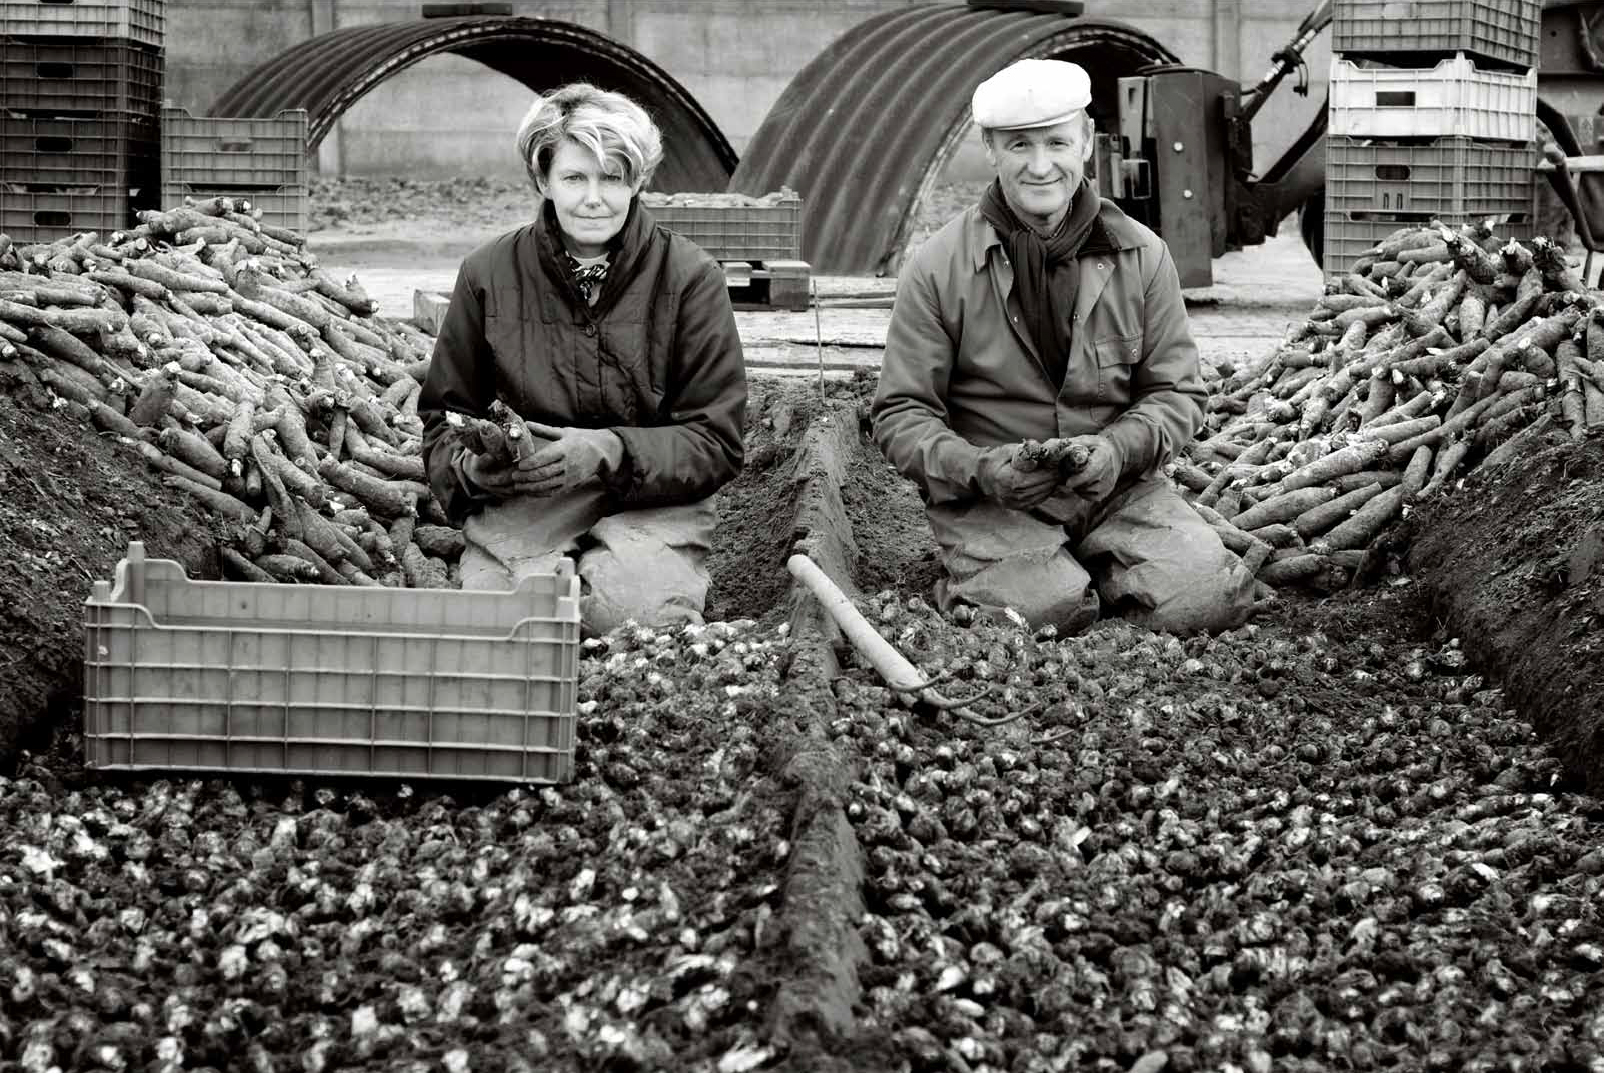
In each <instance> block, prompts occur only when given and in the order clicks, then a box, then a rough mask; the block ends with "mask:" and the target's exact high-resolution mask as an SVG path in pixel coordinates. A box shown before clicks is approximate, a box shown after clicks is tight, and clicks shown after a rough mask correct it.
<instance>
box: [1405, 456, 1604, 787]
mask: <svg viewBox="0 0 1604 1073" xmlns="http://www.w3.org/2000/svg"><path fill="white" fill-rule="evenodd" d="M1505 448H1506V449H1504V450H1502V451H1501V452H1500V453H1499V454H1498V455H1497V456H1495V457H1492V458H1489V460H1488V461H1487V462H1485V463H1483V464H1482V465H1481V466H1480V467H1478V468H1477V469H1476V471H1475V472H1473V473H1472V474H1471V475H1470V476H1468V477H1467V478H1466V479H1465V480H1464V482H1463V486H1462V487H1461V488H1459V489H1458V490H1457V491H1456V492H1455V494H1454V495H1452V496H1448V497H1445V498H1443V499H1441V500H1439V501H1437V502H1434V503H1429V504H1427V505H1426V506H1425V507H1424V508H1423V509H1422V510H1421V511H1420V512H1419V513H1418V514H1417V515H1416V516H1415V517H1413V518H1412V519H1411V523H1412V524H1411V525H1410V526H1408V529H1409V532H1407V533H1404V534H1400V537H1399V540H1398V543H1401V544H1406V545H1407V549H1408V551H1407V558H1408V563H1409V566H1410V568H1411V569H1412V570H1413V571H1415V572H1416V574H1417V575H1418V576H1419V577H1420V578H1421V579H1422V580H1423V581H1424V582H1425V583H1426V584H1427V586H1428V587H1429V588H1430V589H1431V592H1432V594H1433V599H1434V602H1435V604H1436V607H1437V609H1438V613H1439V614H1441V615H1443V616H1444V617H1446V618H1448V619H1449V620H1450V621H1452V622H1454V623H1455V624H1456V625H1457V626H1458V628H1459V629H1460V630H1461V631H1462V632H1463V633H1464V635H1465V638H1466V642H1467V645H1468V646H1469V647H1470V649H1471V650H1472V654H1473V655H1474V656H1475V657H1476V658H1477V659H1478V660H1479V661H1481V662H1483V663H1484V664H1485V665H1486V666H1488V667H1490V668H1492V669H1493V671H1494V672H1496V673H1498V674H1501V675H1503V676H1504V677H1505V679H1506V680H1507V682H1508V685H1509V690H1510V694H1511V696H1513V697H1514V699H1515V701H1516V703H1517V704H1519V705H1520V707H1521V710H1522V711H1523V712H1525V713H1526V714H1527V716H1528V717H1529V718H1530V719H1531V720H1532V721H1533V723H1534V725H1535V726H1536V727H1537V731H1538V733H1539V734H1541V735H1542V737H1543V739H1544V740H1545V741H1548V742H1550V743H1551V744H1552V745H1553V747H1554V749H1555V750H1556V751H1557V752H1558V753H1559V754H1560V755H1561V756H1563V757H1565V758H1566V760H1567V761H1568V763H1569V764H1570V767H1571V770H1572V771H1573V772H1574V773H1575V774H1576V775H1578V776H1579V777H1580V778H1582V779H1584V780H1586V782H1587V785H1588V787H1589V789H1591V790H1592V792H1593V793H1595V794H1604V663H1601V661H1600V660H1599V658H1598V657H1599V650H1600V647H1601V646H1604V482H1601V481H1600V479H1599V478H1600V474H1601V472H1604V440H1600V439H1599V438H1597V437H1590V438H1589V439H1587V440H1585V441H1584V442H1581V443H1573V442H1571V441H1569V440H1568V439H1566V438H1565V437H1564V435H1563V434H1561V433H1559V432H1557V431H1548V432H1546V433H1545V432H1541V431H1537V430H1533V431H1532V432H1529V433H1527V434H1524V435H1522V436H1520V437H1518V438H1517V439H1515V440H1511V441H1510V442H1509V443H1508V444H1506V445H1505Z"/></svg>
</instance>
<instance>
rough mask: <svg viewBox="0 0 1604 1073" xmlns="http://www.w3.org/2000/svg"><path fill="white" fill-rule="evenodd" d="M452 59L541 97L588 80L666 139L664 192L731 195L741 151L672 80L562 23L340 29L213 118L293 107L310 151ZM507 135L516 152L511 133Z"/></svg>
mask: <svg viewBox="0 0 1604 1073" xmlns="http://www.w3.org/2000/svg"><path fill="white" fill-rule="evenodd" d="M445 52H450V53H455V54H457V55H459V56H466V57H468V58H469V59H472V60H477V61H479V62H480V63H482V64H484V65H485V66H486V67H489V68H491V69H492V70H494V71H497V72H499V73H501V74H504V75H506V76H508V77H509V78H514V79H517V80H518V81H519V82H522V83H523V84H524V85H526V86H528V87H529V88H530V89H532V90H536V91H542V90H546V89H550V88H552V87H554V86H558V85H561V84H562V83H564V82H570V81H575V80H579V79H583V80H585V81H589V82H594V83H595V84H597V85H600V86H603V87H605V88H607V89H615V90H618V91H620V92H622V93H626V94H628V95H629V96H631V97H632V98H634V99H635V100H637V101H640V102H641V104H642V105H644V106H645V107H646V109H647V110H648V111H650V112H651V113H652V115H653V117H654V118H655V119H656V120H657V122H658V125H659V126H660V127H661V128H662V130H663V154H664V155H663V163H662V165H661V166H660V167H659V168H658V170H657V175H656V177H655V178H654V179H653V181H652V188H653V189H655V190H663V191H678V190H723V189H724V188H725V184H726V183H728V182H729V178H730V173H731V172H732V171H733V170H734V168H735V163H736V156H735V150H733V149H732V148H730V143H729V142H728V141H727V140H726V139H725V137H724V135H723V134H722V133H721V132H720V131H719V129H718V126H717V125H716V124H715V123H714V122H713V119H712V117H711V116H709V115H708V114H707V112H706V111H705V110H703V108H702V106H701V105H699V104H698V103H697V102H696V100H695V98H693V97H692V96H691V95H690V94H689V93H688V92H686V90H685V88H684V87H683V86H681V85H680V84H679V83H678V82H676V81H675V80H674V79H673V78H672V77H671V76H670V75H669V74H668V72H666V71H664V70H663V69H662V68H660V67H658V66H657V65H656V64H655V63H653V62H652V61H651V60H648V59H647V58H646V57H645V56H643V55H641V54H640V53H638V52H636V51H634V50H633V49H630V48H628V47H627V46H625V45H623V44H620V43H619V42H618V41H615V40H613V39H612V38H610V37H607V36H605V35H603V34H600V33H597V32H596V31H594V30H590V29H587V28H585V27H583V26H578V25H575V24H574V23H569V22H559V21H556V20H553V19H541V18H527V17H523V16H468V17H462V18H446V19H419V20H416V21H413V22H392V23H383V24H380V25H376V26H355V27H350V28H348V29H343V30H334V31H332V32H330V33H326V34H322V35H320V36H318V37H314V38H312V39H311V40H310V41H304V42H302V43H301V44H299V45H296V46H295V47H294V48H291V49H289V50H288V51H286V52H283V53H281V54H279V55H278V56H275V57H274V58H273V59H271V60H268V61H267V62H266V63H264V64H262V65H261V66H259V67H257V68H256V69H255V70H253V71H251V72H250V73H249V74H247V75H245V76H244V77H243V78H241V79H240V80H239V81H238V82H235V83H234V85H232V86H230V87H229V88H228V89H227V90H226V91H225V92H224V93H223V95H222V96H221V97H219V98H218V99H217V103H215V104H213V105H212V107H211V110H210V113H209V114H211V115H226V116H271V115H274V114H276V113H277V112H278V111H279V110H281V109H284V108H305V109H306V110H307V113H308V124H307V135H306V143H307V151H308V152H311V151H312V150H314V149H316V148H317V145H318V143H319V142H321V141H322V140H323V138H324V136H325V135H326V134H328V132H329V130H330V129H332V127H333V126H334V122H335V120H337V119H338V118H339V117H340V115H341V113H343V112H344V111H345V110H346V109H347V108H350V107H351V105H353V104H355V103H356V102H357V100H359V99H360V98H361V97H362V96H363V95H364V94H366V93H368V92H369V91H370V90H372V89H373V88H374V87H376V86H378V85H379V84H380V83H382V82H383V81H385V80H386V79H388V78H390V77H392V76H394V75H395V74H396V73H398V72H400V71H403V70H405V69H406V68H408V67H410V66H412V65H413V64H415V63H417V62H419V61H420V60H424V59H427V58H428V57H430V56H435V55H439V54H440V53H445ZM507 133H508V141H509V143H510V141H511V137H512V132H511V131H508V132H507Z"/></svg>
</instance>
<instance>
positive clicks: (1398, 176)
mask: <svg viewBox="0 0 1604 1073" xmlns="http://www.w3.org/2000/svg"><path fill="white" fill-rule="evenodd" d="M1376 178H1378V179H1380V180H1381V181H1382V182H1384V183H1406V182H1408V181H1409V165H1408V164H1377V165H1376Z"/></svg>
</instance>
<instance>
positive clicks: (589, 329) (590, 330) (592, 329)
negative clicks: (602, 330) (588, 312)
mask: <svg viewBox="0 0 1604 1073" xmlns="http://www.w3.org/2000/svg"><path fill="white" fill-rule="evenodd" d="M585 334H586V335H595V334H596V325H594V324H587V325H585Z"/></svg>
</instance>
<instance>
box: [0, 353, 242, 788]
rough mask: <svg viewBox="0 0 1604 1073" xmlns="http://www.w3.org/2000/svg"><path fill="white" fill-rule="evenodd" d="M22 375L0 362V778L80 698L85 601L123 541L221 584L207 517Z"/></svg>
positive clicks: (116, 557)
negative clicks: (1, 506) (26, 740)
mask: <svg viewBox="0 0 1604 1073" xmlns="http://www.w3.org/2000/svg"><path fill="white" fill-rule="evenodd" d="M31 380H32V377H31V375H30V374H28V373H27V371H26V370H25V369H24V368H22V367H21V366H18V365H15V364H13V363H9V362H4V361H0V495H3V496H4V498H5V504H6V509H5V510H3V511H0V769H4V768H5V767H6V766H8V765H9V764H10V763H11V761H12V760H13V759H14V756H15V753H14V749H15V747H16V745H17V744H18V742H19V740H21V738H22V731H24V730H25V729H27V728H30V727H34V726H37V725H39V724H40V717H41V715H43V716H44V719H45V722H46V724H47V725H50V724H60V723H65V722H66V721H67V720H68V719H69V718H70V716H71V714H72V713H73V711H74V710H75V709H76V707H77V704H78V699H79V698H80V697H81V696H82V693H83V680H82V658H83V612H82V605H83V601H84V600H85V599H86V598H87V597H88V596H89V591H90V584H91V582H93V581H96V580H110V579H111V571H112V570H113V569H114V568H115V566H116V564H117V561H118V560H119V559H120V558H121V557H122V555H123V554H124V552H126V551H127V548H128V542H129V541H130V540H143V541H144V542H145V546H146V550H147V553H148V554H149V555H150V556H151V557H153V558H167V559H177V560H178V561H180V562H182V563H184V564H185V565H186V567H187V568H188V569H190V570H191V571H192V572H193V573H194V574H196V576H208V577H216V576H217V570H218V559H217V550H216V545H215V542H214V541H213V539H212V533H211V523H210V521H209V520H208V517H207V515H206V514H205V513H204V512H203V511H201V510H199V509H198V508H197V507H196V504H195V503H194V501H193V500H192V499H191V498H190V497H189V496H188V495H187V494H185V493H183V492H179V491H175V490H173V489H171V488H168V487H166V486H164V485H163V484H162V483H161V482H160V481H159V480H158V479H157V477H156V475H155V472H154V471H153V470H151V469H150V468H149V467H148V466H146V465H145V464H144V462H143V461H142V460H140V459H137V458H135V457H133V456H131V455H130V454H129V453H128V452H127V451H126V450H124V449H123V448H120V447H118V446H116V445H115V444H113V443H112V442H111V441H110V440H109V439H108V438H107V437H106V436H105V435H103V434H100V433H98V432H97V430H96V429H95V428H94V427H93V426H92V425H91V424H90V422H89V420H88V416H87V414H83V415H82V416H74V414H73V413H72V412H71V410H70V408H63V410H62V411H60V412H51V411H50V410H49V409H48V406H49V403H48V402H47V401H46V398H47V396H46V393H45V392H44V390H43V389H42V388H39V387H38V386H37V385H36V384H30V381H31Z"/></svg>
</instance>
